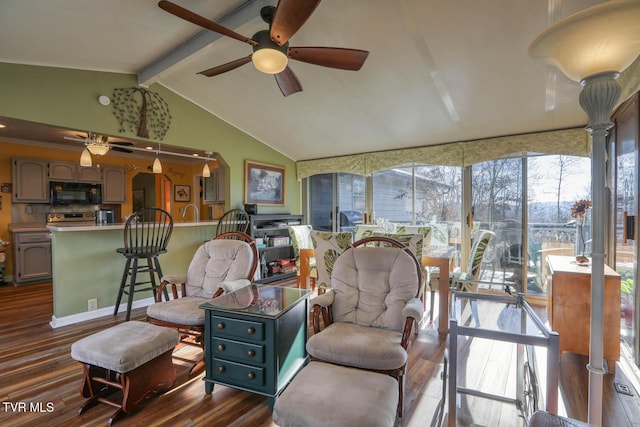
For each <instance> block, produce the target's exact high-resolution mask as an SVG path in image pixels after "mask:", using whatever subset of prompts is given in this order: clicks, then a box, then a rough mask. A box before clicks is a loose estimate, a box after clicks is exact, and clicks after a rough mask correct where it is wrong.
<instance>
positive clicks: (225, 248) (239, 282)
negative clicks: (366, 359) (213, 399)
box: [147, 232, 258, 375]
mask: <svg viewBox="0 0 640 427" xmlns="http://www.w3.org/2000/svg"><path fill="white" fill-rule="evenodd" d="M257 267H258V251H257V249H256V245H255V242H254V241H253V239H252V238H251V237H250V236H249V235H247V234H245V233H239V232H229V233H224V234H221V235H219V236H217V237H215V238H214V239H213V240H210V241H208V242H206V243H204V244H203V245H201V246H200V247H199V248H198V250H197V251H196V253H195V255H194V256H193V259H192V260H191V264H190V265H189V269H188V271H187V274H186V275H180V276H163V277H162V283H161V284H160V287H159V288H158V292H157V302H156V303H155V304H151V305H150V306H149V307H147V321H148V322H149V323H153V324H155V325H159V326H166V327H169V328H173V329H176V330H177V331H178V332H179V333H180V344H179V345H178V347H176V348H179V347H181V346H183V345H192V346H196V347H199V348H201V349H202V353H203V355H204V320H205V319H204V310H203V309H201V308H200V304H202V303H204V302H206V301H207V300H209V299H211V298H215V297H217V296H219V295H222V294H223V293H225V292H231V291H234V290H237V289H239V288H241V287H244V286H248V285H249V284H250V283H251V282H250V280H251V279H252V278H253V275H254V273H255V272H256V269H257ZM166 288H170V290H171V295H172V297H173V298H172V299H170V300H168V301H162V294H163V291H164V290H165V289H166ZM174 357H176V358H178V359H180V358H179V357H177V356H175V355H174ZM187 361H189V362H194V366H193V367H192V368H191V370H190V372H189V374H190V375H194V374H196V373H197V372H199V371H201V370H202V368H204V361H203V359H202V358H199V359H198V360H195V361H193V360H187Z"/></svg>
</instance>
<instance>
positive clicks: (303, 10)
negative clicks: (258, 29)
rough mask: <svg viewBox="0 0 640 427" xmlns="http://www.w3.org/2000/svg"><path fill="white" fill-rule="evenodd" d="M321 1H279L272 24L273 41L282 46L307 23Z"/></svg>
mask: <svg viewBox="0 0 640 427" xmlns="http://www.w3.org/2000/svg"><path fill="white" fill-rule="evenodd" d="M319 3H320V0H304V1H299V0H279V1H278V5H277V6H276V12H275V14H274V16H273V22H271V33H270V34H271V40H273V41H274V43H276V44H278V45H280V46H282V45H283V44H285V43H286V42H287V41H288V40H289V39H290V38H291V36H293V35H294V34H295V33H296V32H297V31H298V30H299V29H300V27H302V25H303V24H304V23H305V22H307V19H309V17H310V16H311V14H312V13H313V11H314V10H315V9H316V7H317V6H318V4H319Z"/></svg>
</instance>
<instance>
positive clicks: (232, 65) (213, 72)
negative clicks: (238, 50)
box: [198, 55, 251, 77]
mask: <svg viewBox="0 0 640 427" xmlns="http://www.w3.org/2000/svg"><path fill="white" fill-rule="evenodd" d="M247 62H251V55H249V56H245V57H244V58H240V59H236V60H235V61H231V62H227V63H226V64H222V65H218V66H217V67H213V68H209V69H208V70H204V71H200V72H199V73H198V74H202V75H203V76H207V77H213V76H217V75H218V74H222V73H226V72H227V71H231V70H235V69H236V68H238V67H241V66H243V65H244V64H246V63H247Z"/></svg>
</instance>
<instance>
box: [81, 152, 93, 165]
mask: <svg viewBox="0 0 640 427" xmlns="http://www.w3.org/2000/svg"><path fill="white" fill-rule="evenodd" d="M80 166H85V167H89V166H91V153H89V150H87V149H86V148H85V149H84V150H82V154H81V155H80Z"/></svg>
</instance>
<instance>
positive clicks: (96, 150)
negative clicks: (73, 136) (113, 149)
mask: <svg viewBox="0 0 640 427" xmlns="http://www.w3.org/2000/svg"><path fill="white" fill-rule="evenodd" d="M87 150H89V151H90V152H91V154H94V155H96V156H104V155H105V154H107V153H108V152H109V144H102V143H93V142H89V143H87Z"/></svg>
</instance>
